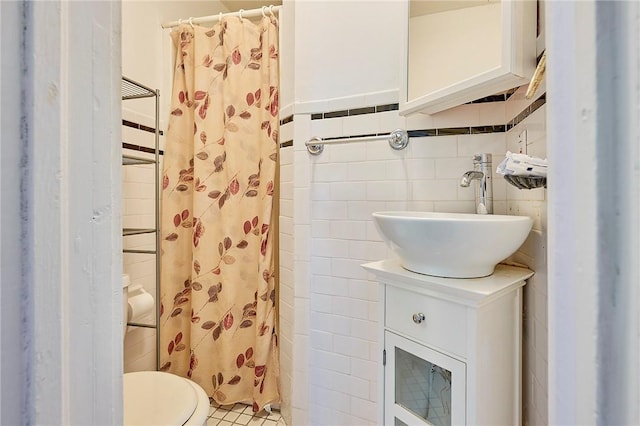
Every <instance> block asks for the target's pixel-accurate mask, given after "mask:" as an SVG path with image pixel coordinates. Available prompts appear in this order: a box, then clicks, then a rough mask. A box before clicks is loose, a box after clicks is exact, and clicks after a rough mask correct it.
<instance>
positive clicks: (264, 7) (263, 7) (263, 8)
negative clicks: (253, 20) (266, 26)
mask: <svg viewBox="0 0 640 426" xmlns="http://www.w3.org/2000/svg"><path fill="white" fill-rule="evenodd" d="M266 8H267V6H262V17H263V18H266V17H267V14H266V13H264V10H265V9H266Z"/></svg>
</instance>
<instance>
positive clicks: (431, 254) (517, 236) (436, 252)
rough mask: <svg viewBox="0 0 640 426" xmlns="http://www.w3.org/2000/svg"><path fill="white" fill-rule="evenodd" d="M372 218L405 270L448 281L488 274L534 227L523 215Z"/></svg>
mask: <svg viewBox="0 0 640 426" xmlns="http://www.w3.org/2000/svg"><path fill="white" fill-rule="evenodd" d="M373 219H374V222H375V223H376V226H377V227H378V230H379V231H380V234H381V235H382V237H383V239H384V240H385V241H386V242H387V243H388V244H390V245H391V248H392V249H393V251H394V252H395V253H396V254H397V255H398V257H399V258H400V264H401V265H402V266H403V267H404V268H405V269H408V270H410V271H413V272H418V273H420V274H426V275H434V276H437V277H448V278H478V277H486V276H488V275H491V274H492V273H493V269H494V268H495V266H496V264H498V263H499V262H500V261H502V260H504V259H506V258H507V257H509V256H510V255H512V254H513V253H515V251H516V250H518V248H519V247H520V245H522V243H523V242H524V240H525V239H526V238H527V235H529V231H530V230H531V225H532V224H533V220H532V219H531V218H529V217H526V216H506V215H480V214H466V213H435V212H393V211H389V212H378V213H373Z"/></svg>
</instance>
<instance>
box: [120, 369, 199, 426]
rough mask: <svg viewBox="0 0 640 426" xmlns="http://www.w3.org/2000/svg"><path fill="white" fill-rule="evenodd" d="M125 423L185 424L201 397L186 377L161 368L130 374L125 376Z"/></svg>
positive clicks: (131, 424)
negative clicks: (162, 370) (161, 370)
mask: <svg viewBox="0 0 640 426" xmlns="http://www.w3.org/2000/svg"><path fill="white" fill-rule="evenodd" d="M123 382H124V383H123V391H124V424H125V425H126V426H134V425H135V426H142V425H158V426H159V425H167V426H169V425H170V426H176V425H183V424H184V423H185V422H186V421H187V420H189V418H190V417H191V415H192V414H193V412H194V411H195V409H196V406H197V404H198V397H197V394H196V392H195V390H194V389H193V386H191V385H190V384H189V382H188V381H187V380H186V379H183V378H182V377H179V376H176V375H173V374H169V373H163V372H159V371H138V372H135V373H127V374H125V375H124V378H123Z"/></svg>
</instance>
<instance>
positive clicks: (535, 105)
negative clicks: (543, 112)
mask: <svg viewBox="0 0 640 426" xmlns="http://www.w3.org/2000/svg"><path fill="white" fill-rule="evenodd" d="M546 103H547V94H546V93H543V94H542V95H541V96H540V97H539V98H538V99H536V100H535V101H533V102H532V103H531V104H530V105H529V106H528V107H526V108H525V109H524V110H522V111H521V112H520V114H518V115H516V116H515V117H514V118H513V120H511V121H509V122H508V123H507V126H506V129H507V130H511V129H513V128H514V127H515V126H517V125H518V124H520V123H521V122H522V121H523V120H524V119H525V118H527V117H528V116H530V115H531V114H533V113H534V112H535V111H536V110H538V108H540V107H541V106H542V105H544V104H546Z"/></svg>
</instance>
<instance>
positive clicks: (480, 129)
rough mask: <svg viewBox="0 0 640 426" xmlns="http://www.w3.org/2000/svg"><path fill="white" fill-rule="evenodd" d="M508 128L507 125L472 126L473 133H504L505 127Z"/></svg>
mask: <svg viewBox="0 0 640 426" xmlns="http://www.w3.org/2000/svg"><path fill="white" fill-rule="evenodd" d="M506 128H507V126H505V125H504V124H503V125H500V126H477V127H472V128H471V134H477V133H502V132H504V131H505V129H506Z"/></svg>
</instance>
